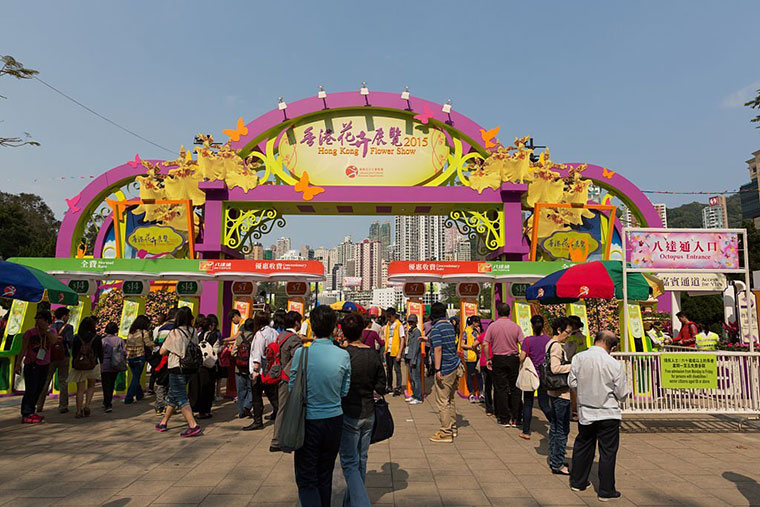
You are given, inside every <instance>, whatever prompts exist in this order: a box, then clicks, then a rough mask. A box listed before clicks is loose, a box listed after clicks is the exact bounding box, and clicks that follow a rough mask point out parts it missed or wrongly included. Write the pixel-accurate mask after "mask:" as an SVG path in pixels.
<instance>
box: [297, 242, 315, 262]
mask: <svg viewBox="0 0 760 507" xmlns="http://www.w3.org/2000/svg"><path fill="white" fill-rule="evenodd" d="M299 251H300V253H301V257H303V258H304V259H306V260H311V259H313V258H314V250H312V249H311V247H310V246H309V245H301V248H300V250H299Z"/></svg>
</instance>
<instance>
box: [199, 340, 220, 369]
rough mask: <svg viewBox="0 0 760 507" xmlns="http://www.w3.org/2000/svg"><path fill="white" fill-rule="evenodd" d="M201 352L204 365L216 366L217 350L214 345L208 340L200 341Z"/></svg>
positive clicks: (205, 366) (208, 366)
mask: <svg viewBox="0 0 760 507" xmlns="http://www.w3.org/2000/svg"><path fill="white" fill-rule="evenodd" d="M200 348H201V354H202V355H203V367H204V368H213V367H214V366H216V351H215V350H214V347H213V346H212V345H211V344H210V343H209V342H207V341H206V340H203V341H201V343H200Z"/></svg>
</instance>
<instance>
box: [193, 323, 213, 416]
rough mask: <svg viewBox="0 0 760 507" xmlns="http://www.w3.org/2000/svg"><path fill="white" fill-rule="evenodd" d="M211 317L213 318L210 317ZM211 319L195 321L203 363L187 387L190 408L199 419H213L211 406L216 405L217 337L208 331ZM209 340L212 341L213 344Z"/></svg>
mask: <svg viewBox="0 0 760 507" xmlns="http://www.w3.org/2000/svg"><path fill="white" fill-rule="evenodd" d="M209 317H211V316H209ZM209 317H205V316H204V317H201V316H200V315H199V316H198V317H197V318H196V319H195V327H196V330H197V335H198V346H199V347H200V349H201V354H202V355H203V363H202V364H201V366H200V367H199V368H198V371H197V372H196V373H194V374H192V375H191V376H190V382H189V383H188V385H187V392H188V398H189V399H190V407H191V408H192V409H193V412H196V413H197V414H198V419H210V418H211V405H213V403H214V383H215V381H216V370H217V356H216V351H215V350H214V343H216V338H217V337H216V336H215V335H213V334H212V333H210V332H209V331H208V322H209ZM209 340H212V341H213V343H211V342H210V341H209Z"/></svg>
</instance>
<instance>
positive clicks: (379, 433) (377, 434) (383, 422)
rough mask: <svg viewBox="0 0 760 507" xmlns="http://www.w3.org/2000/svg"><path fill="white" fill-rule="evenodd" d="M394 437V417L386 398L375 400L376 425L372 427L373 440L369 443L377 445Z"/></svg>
mask: <svg viewBox="0 0 760 507" xmlns="http://www.w3.org/2000/svg"><path fill="white" fill-rule="evenodd" d="M392 436H393V416H392V415H391V409H390V407H389V406H388V402H387V401H385V398H380V399H377V400H375V423H374V425H373V426H372V438H370V441H369V443H370V444H375V443H377V442H382V441H383V440H388V439H389V438H391V437H392Z"/></svg>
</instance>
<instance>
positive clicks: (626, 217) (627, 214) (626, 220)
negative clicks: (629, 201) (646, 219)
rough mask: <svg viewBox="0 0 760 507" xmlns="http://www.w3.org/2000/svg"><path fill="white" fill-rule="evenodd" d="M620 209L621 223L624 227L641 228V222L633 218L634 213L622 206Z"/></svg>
mask: <svg viewBox="0 0 760 507" xmlns="http://www.w3.org/2000/svg"><path fill="white" fill-rule="evenodd" d="M618 208H619V209H620V223H621V224H622V225H623V227H638V226H639V221H638V220H636V217H635V216H633V213H632V212H631V210H629V209H628V206H626V205H625V204H621V205H620V206H618Z"/></svg>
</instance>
